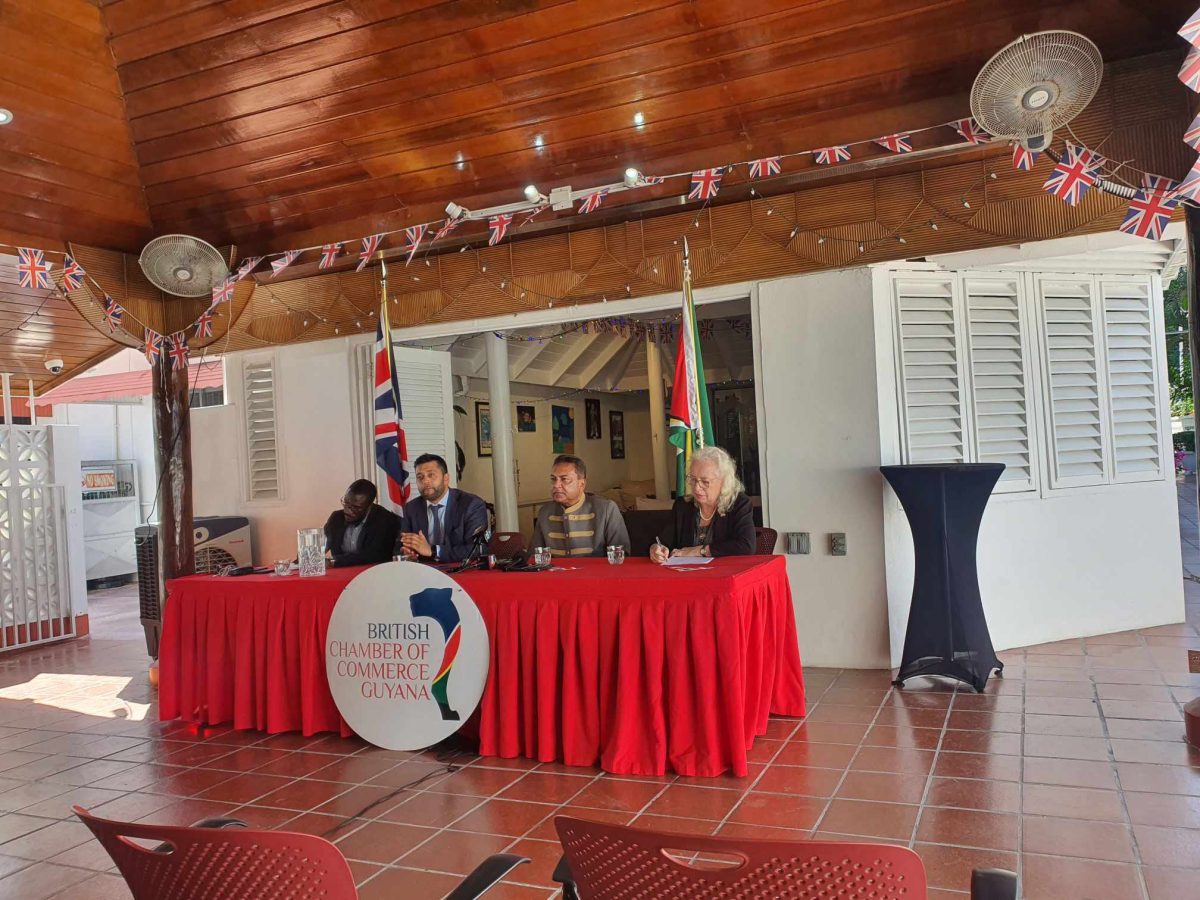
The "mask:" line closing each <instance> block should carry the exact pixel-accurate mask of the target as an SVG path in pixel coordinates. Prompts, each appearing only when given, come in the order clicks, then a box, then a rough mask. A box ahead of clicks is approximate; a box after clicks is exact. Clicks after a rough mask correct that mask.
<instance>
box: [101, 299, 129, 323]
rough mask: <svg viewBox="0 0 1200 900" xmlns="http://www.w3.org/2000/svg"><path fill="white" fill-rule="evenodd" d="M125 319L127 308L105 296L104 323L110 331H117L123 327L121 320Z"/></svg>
mask: <svg viewBox="0 0 1200 900" xmlns="http://www.w3.org/2000/svg"><path fill="white" fill-rule="evenodd" d="M123 318H125V308H124V307H123V306H121V304H120V303H118V302H117V301H116V300H114V299H113V298H112V297H110V296H108V294H105V295H104V322H105V324H107V325H108V330H109V331H116V330H117V329H118V328H120V327H121V320H122V319H123Z"/></svg>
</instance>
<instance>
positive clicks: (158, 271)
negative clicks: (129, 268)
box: [138, 234, 229, 297]
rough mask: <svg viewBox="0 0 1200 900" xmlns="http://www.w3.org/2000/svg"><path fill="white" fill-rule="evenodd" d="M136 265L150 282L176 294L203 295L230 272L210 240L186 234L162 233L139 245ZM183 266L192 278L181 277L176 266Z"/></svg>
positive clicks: (185, 295)
mask: <svg viewBox="0 0 1200 900" xmlns="http://www.w3.org/2000/svg"><path fill="white" fill-rule="evenodd" d="M138 265H140V266H141V268H142V271H143V272H144V273H145V275H146V277H147V278H148V279H150V282H151V283H152V284H153V285H154V286H155V287H157V288H159V289H160V290H162V291H165V292H166V293H168V294H172V295H174V296H176V297H205V296H208V295H210V294H211V293H212V289H213V286H214V285H216V284H217V283H218V282H219V281H220V280H221V279H222V278H225V277H226V276H227V275H228V274H229V268H228V267H227V266H226V264H225V259H224V258H223V257H222V256H221V253H220V251H218V250H217V248H216V247H213V246H212V245H211V244H208V243H206V242H205V241H202V240H200V239H199V238H195V237H191V236H190V235H186V234H165V235H163V236H162V237H157V238H155V239H154V240H152V241H151V242H150V243H148V244H147V245H146V246H145V247H144V248H142V253H141V256H139V257H138ZM179 268H186V269H188V270H190V271H191V278H188V279H180V278H179V277H177V275H176V270H177V269H179Z"/></svg>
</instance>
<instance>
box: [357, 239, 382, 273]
mask: <svg viewBox="0 0 1200 900" xmlns="http://www.w3.org/2000/svg"><path fill="white" fill-rule="evenodd" d="M382 240H383V235H382V234H373V235H371V236H370V237H365V238H363V239H362V250H360V251H359V252H358V265H357V266H355V267H354V271H355V272H361V271H362V270H363V267H364V266H366V264H367V263H369V262H370V261H371V257H372V256H374V255H375V251H376V250H378V249H379V242H380V241H382Z"/></svg>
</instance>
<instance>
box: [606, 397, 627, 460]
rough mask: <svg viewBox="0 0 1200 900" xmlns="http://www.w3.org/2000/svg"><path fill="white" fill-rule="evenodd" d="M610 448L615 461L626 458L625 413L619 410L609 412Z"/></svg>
mask: <svg viewBox="0 0 1200 900" xmlns="http://www.w3.org/2000/svg"><path fill="white" fill-rule="evenodd" d="M608 446H609V449H610V450H611V452H612V458H613V459H624V458H625V413H623V412H621V411H620V410H619V409H610V410H609V411H608Z"/></svg>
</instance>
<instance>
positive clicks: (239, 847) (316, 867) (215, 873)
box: [74, 806, 358, 900]
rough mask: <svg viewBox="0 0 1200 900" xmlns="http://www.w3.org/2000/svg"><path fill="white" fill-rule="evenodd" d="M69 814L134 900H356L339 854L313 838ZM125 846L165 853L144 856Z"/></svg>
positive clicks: (77, 810)
mask: <svg viewBox="0 0 1200 900" xmlns="http://www.w3.org/2000/svg"><path fill="white" fill-rule="evenodd" d="M74 810H75V815H77V816H79V818H80V819H82V820H83V823H84V824H85V825H87V827H88V828H90V829H91V830H92V834H94V835H95V836H96V839H97V840H98V841H100V843H101V844H103V845H104V849H105V850H107V851H108V855H109V856H111V857H112V858H113V862H115V863H116V864H117V868H118V869H120V870H121V874H122V875H123V876H124V877H125V883H126V884H128V885H129V890H130V891H132V893H133V897H134V900H162V898H165V897H170V898H171V900H219V898H230V897H253V898H255V900H293V898H296V897H323V898H325V900H356V898H357V897H358V891H357V890H355V887H354V876H353V875H352V874H351V873H350V866H349V864H348V863H347V862H346V858H345V857H344V856H342V853H341V851H340V850H338V848H337V847H335V846H334V845H333V844H331V843H329V841H327V840H325V839H324V838H319V837H316V836H314V835H311V834H292V833H290V832H286V831H257V830H255V829H249V828H236V829H208V828H185V827H179V826H173V825H140V824H134V823H129V822H115V821H112V820H111V819H101V818H98V817H97V816H93V815H92V814H91V813H89V812H88V811H87V810H86V809H84V808H83V807H81V806H76V807H74ZM130 838H133V839H136V840H144V841H156V842H162V843H163V844H166V845H168V846H167V848H165V849H164V848H158V849H152V848H147V847H143V846H141V845H140V844H135V843H133V841H132V840H130Z"/></svg>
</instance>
